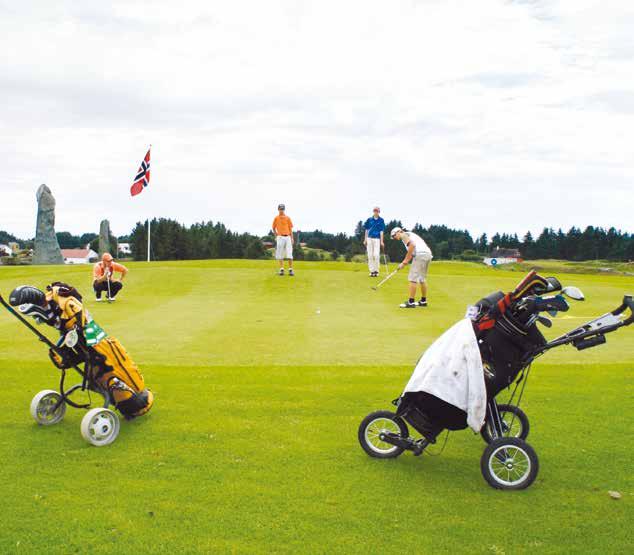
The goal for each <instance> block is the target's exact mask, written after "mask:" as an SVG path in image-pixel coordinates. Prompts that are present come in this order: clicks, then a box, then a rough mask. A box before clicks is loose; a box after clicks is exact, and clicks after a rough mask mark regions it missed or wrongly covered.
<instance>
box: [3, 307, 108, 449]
mask: <svg viewBox="0 0 634 555" xmlns="http://www.w3.org/2000/svg"><path fill="white" fill-rule="evenodd" d="M0 304H2V306H4V307H5V308H6V309H7V310H8V311H9V312H10V313H11V314H12V315H13V316H15V317H16V318H17V319H18V320H19V321H20V322H22V323H23V324H24V325H25V326H26V327H27V328H28V329H29V330H31V331H32V332H33V333H34V334H35V335H36V336H37V338H38V339H39V340H40V341H42V342H43V343H44V344H46V345H47V346H48V347H49V349H51V351H52V352H55V353H57V354H59V355H60V356H64V353H62V347H63V345H64V342H66V346H67V347H69V348H74V347H75V345H74V344H73V345H71V344H69V343H71V342H72V341H76V335H77V334H76V332H75V333H73V332H71V333H68V334H66V336H65V337H63V338H61V339H60V341H59V342H58V343H53V342H52V341H51V340H50V339H49V338H48V337H46V336H45V335H44V334H43V333H41V332H40V331H39V330H38V329H36V328H35V326H33V325H32V324H31V323H30V322H28V321H27V320H26V319H25V318H24V317H23V316H22V315H21V314H19V312H18V311H16V310H15V308H13V307H12V306H11V305H10V304H9V303H7V302H6V301H5V299H4V298H3V297H2V295H0ZM72 369H73V370H75V371H76V372H77V373H78V374H79V376H80V377H81V379H82V382H81V383H80V384H76V385H73V386H71V387H68V388H67V387H66V384H65V382H66V374H67V370H66V369H65V368H59V370H60V372H61V374H60V380H59V391H55V390H53V389H44V390H42V391H40V392H39V393H37V394H36V395H35V396H34V397H33V400H32V401H31V406H30V411H31V416H32V417H33V419H34V420H35V421H36V422H37V423H38V424H39V425H41V426H52V425H54V424H58V423H59V422H61V421H62V420H63V418H64V416H65V414H66V407H67V406H70V407H73V408H76V409H88V412H87V413H86V414H85V415H84V417H83V418H82V420H81V425H80V431H81V435H82V437H83V438H84V439H85V440H86V441H87V442H88V443H90V444H91V445H95V446H97V447H102V446H104V445H109V444H110V443H112V442H113V441H114V440H115V439H117V436H118V435H119V428H120V421H119V417H118V416H117V414H116V413H115V412H114V411H113V410H111V409H110V408H109V407H110V406H114V400H113V399H112V396H111V394H110V392H109V391H108V390H107V389H106V388H104V387H102V386H101V385H100V384H99V383H98V382H97V381H96V380H94V379H93V378H92V377H91V375H90V372H88V371H87V369H86V365H84V369H82V368H80V367H79V365H78V364H74V365H72ZM76 391H87V392H88V396H89V402H88V403H77V402H75V401H73V400H72V399H71V398H70V397H71V395H72V394H73V393H75V392H76ZM91 392H93V393H97V394H98V395H100V396H101V397H103V406H101V407H93V404H92V402H90V393H91ZM91 407H93V408H91Z"/></svg>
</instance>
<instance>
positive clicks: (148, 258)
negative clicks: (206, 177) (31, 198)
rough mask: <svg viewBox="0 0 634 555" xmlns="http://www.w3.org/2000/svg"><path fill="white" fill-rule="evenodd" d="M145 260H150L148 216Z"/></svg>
mask: <svg viewBox="0 0 634 555" xmlns="http://www.w3.org/2000/svg"><path fill="white" fill-rule="evenodd" d="M147 261H148V262H149V261H150V218H148V219H147Z"/></svg>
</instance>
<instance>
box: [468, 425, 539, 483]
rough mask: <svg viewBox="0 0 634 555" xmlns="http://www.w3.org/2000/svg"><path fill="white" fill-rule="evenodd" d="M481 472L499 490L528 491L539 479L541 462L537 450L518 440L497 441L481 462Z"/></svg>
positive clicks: (501, 439)
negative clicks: (526, 489) (537, 478)
mask: <svg viewBox="0 0 634 555" xmlns="http://www.w3.org/2000/svg"><path fill="white" fill-rule="evenodd" d="M480 470H481V471H482V476H484V479H485V480H486V481H487V482H488V484H489V485H490V486H491V487H493V488H496V489H525V488H527V487H528V486H530V485H531V484H532V483H533V482H534V481H535V478H536V477H537V472H538V471H539V459H538V458H537V454H536V453H535V450H534V449H533V448H532V447H531V446H530V445H529V444H528V443H526V442H525V441H524V440H522V439H519V438H517V437H503V438H498V439H494V440H493V441H491V443H489V445H487V447H486V449H485V450H484V453H482V458H481V459H480Z"/></svg>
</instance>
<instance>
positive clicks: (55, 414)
mask: <svg viewBox="0 0 634 555" xmlns="http://www.w3.org/2000/svg"><path fill="white" fill-rule="evenodd" d="M61 399H62V396H61V395H60V394H59V393H58V392H57V391H54V390H52V389H44V390H43V391H40V392H39V393H38V394H37V395H35V397H33V399H32V401H31V416H32V417H33V418H34V420H35V421H36V422H37V423H38V424H39V425H40V426H52V425H53V424H57V423H58V422H61V421H62V419H63V418H64V415H65V414H66V403H64V402H62V403H61V404H59V406H57V408H55V407H56V405H58V403H59V402H60V401H61Z"/></svg>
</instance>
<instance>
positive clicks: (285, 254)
mask: <svg viewBox="0 0 634 555" xmlns="http://www.w3.org/2000/svg"><path fill="white" fill-rule="evenodd" d="M277 210H278V212H279V213H278V215H277V216H275V219H274V220H273V225H272V226H271V229H272V230H273V234H274V235H275V237H276V239H275V240H276V246H275V258H277V260H278V262H279V263H280V272H279V273H280V275H281V276H283V275H284V260H288V275H289V276H294V275H295V274H294V273H293V222H292V220H291V219H290V218H289V217H288V216H287V215H286V214H285V210H286V206H284V205H283V204H280V205H278V207H277Z"/></svg>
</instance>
